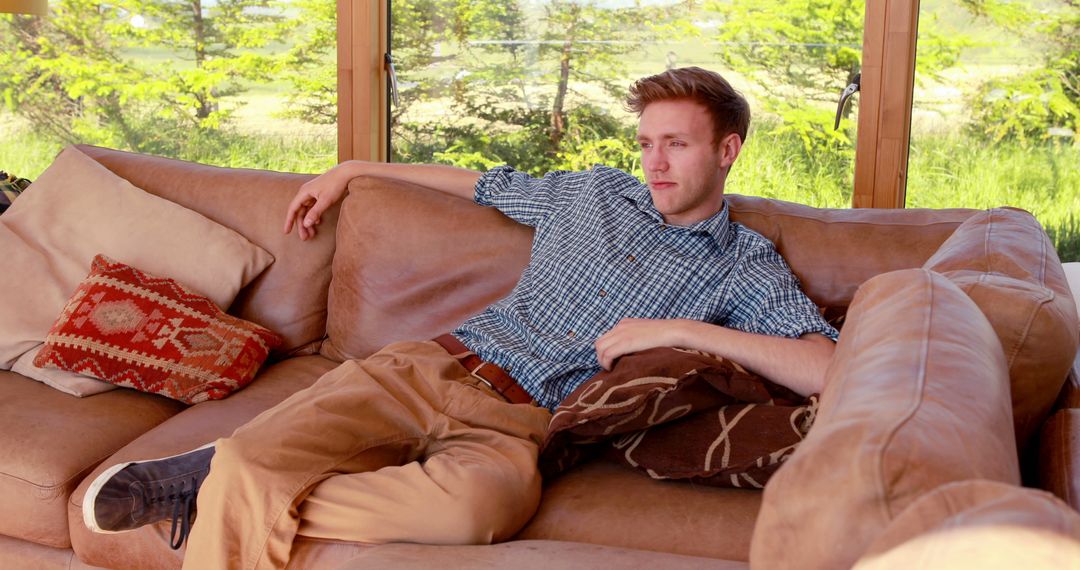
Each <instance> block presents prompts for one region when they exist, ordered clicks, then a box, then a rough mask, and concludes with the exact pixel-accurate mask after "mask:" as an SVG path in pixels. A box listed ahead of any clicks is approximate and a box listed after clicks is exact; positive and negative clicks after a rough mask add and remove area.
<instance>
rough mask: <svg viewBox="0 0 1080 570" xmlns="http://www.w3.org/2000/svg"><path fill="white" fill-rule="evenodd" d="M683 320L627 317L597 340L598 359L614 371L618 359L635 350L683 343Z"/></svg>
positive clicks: (607, 368)
mask: <svg viewBox="0 0 1080 570" xmlns="http://www.w3.org/2000/svg"><path fill="white" fill-rule="evenodd" d="M688 322H691V321H686V320H683V319H623V320H621V321H619V324H617V325H615V326H614V327H612V329H611V330H609V331H608V332H606V333H604V334H603V335H601V337H600V338H598V339H596V343H595V346H596V359H597V360H599V361H600V366H602V367H604V370H611V367H612V365H614V364H615V359H616V358H618V357H620V356H622V355H624V354H629V353H631V352H641V351H642V350H648V349H650V348H656V347H658V346H679V344H680V343H679V338H680V332H681V330H682V329H683V328H685V326H686V323H688Z"/></svg>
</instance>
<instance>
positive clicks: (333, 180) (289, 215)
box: [285, 162, 360, 241]
mask: <svg viewBox="0 0 1080 570" xmlns="http://www.w3.org/2000/svg"><path fill="white" fill-rule="evenodd" d="M358 164H360V163H357V162H343V163H341V164H339V165H337V166H335V167H333V168H331V169H330V170H328V171H326V172H324V173H323V174H320V175H319V176H316V177H315V178H312V179H311V180H309V181H307V182H305V183H304V185H303V186H301V187H300V190H299V191H297V193H296V196H295V197H294V198H293V199H292V202H290V203H289V209H288V211H286V212H285V233H289V232H291V231H292V229H293V226H296V233H297V234H298V235H299V236H300V239H301V240H304V241H307V240H309V239H311V238H313V237H315V233H316V227H317V226H318V225H319V224H321V223H322V214H323V212H325V211H326V210H327V209H329V208H330V206H333V205H334V203H335V202H337V201H338V200H340V199H341V197H342V196H344V195H345V190H346V189H347V188H348V185H349V180H352V178H353V177H354V176H356V175H357V171H358Z"/></svg>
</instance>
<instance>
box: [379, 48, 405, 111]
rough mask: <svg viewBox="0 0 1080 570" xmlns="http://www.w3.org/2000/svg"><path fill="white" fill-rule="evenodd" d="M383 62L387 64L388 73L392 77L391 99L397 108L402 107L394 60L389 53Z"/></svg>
mask: <svg viewBox="0 0 1080 570" xmlns="http://www.w3.org/2000/svg"><path fill="white" fill-rule="evenodd" d="M383 61H384V62H386V73H387V75H389V76H390V98H391V99H392V100H393V101H394V106H395V107H400V106H401V100H400V99H399V98H398V84H397V71H395V70H394V59H393V58H392V57H390V54H389V53H384V54H383Z"/></svg>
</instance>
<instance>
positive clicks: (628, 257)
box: [626, 255, 637, 263]
mask: <svg viewBox="0 0 1080 570" xmlns="http://www.w3.org/2000/svg"><path fill="white" fill-rule="evenodd" d="M626 260H627V261H629V262H630V263H633V262H635V261H637V258H636V257H634V256H632V255H628V256H626Z"/></svg>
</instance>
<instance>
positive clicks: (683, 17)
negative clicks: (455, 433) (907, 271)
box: [390, 0, 864, 207]
mask: <svg viewBox="0 0 1080 570" xmlns="http://www.w3.org/2000/svg"><path fill="white" fill-rule="evenodd" d="M863 7H864V4H863V2H861V1H859V0H813V1H810V2H807V1H806V0H771V1H760V0H753V1H751V0H726V1H712V2H708V1H707V2H701V1H682V2H674V1H658V0H653V1H639V2H633V1H625V0H624V1H620V0H606V1H592V2H589V1H576V2H570V1H557V0H543V1H518V2H506V1H502V0H500V1H494V0H441V1H440V0H394V1H393V2H391V50H392V54H393V58H394V61H395V64H396V68H397V72H398V77H399V80H400V89H401V91H400V105H398V106H396V107H393V108H392V112H391V127H390V128H391V132H390V141H391V157H392V160H393V161H398V162H441V163H447V164H455V165H458V166H463V167H467V168H473V169H477V170H484V169H487V168H490V167H493V166H496V165H499V164H504V163H505V164H510V165H512V166H514V167H516V168H518V169H520V170H525V171H528V172H530V173H533V174H541V173H543V172H547V171H550V170H555V169H574V170H579V169H587V168H590V167H591V166H592V165H593V164H596V163H603V164H607V165H609V166H615V167H619V168H622V169H624V170H627V171H630V172H634V173H635V174H637V175H638V176H639V177H640V176H641V171H640V165H639V162H638V151H637V148H636V145H635V144H634V134H635V130H636V122H637V121H636V117H634V116H633V115H631V114H630V113H628V112H626V111H625V110H624V109H623V105H622V101H623V98H624V97H625V95H626V92H627V89H628V87H629V86H630V84H631V83H632V82H633V81H634V80H635V79H638V78H640V77H643V76H646V75H651V74H654V73H659V72H661V71H663V70H664V69H666V68H669V67H676V66H690V65H696V66H701V67H705V68H708V69H712V70H715V71H718V72H719V73H721V74H722V75H724V76H725V77H727V78H728V80H729V81H731V82H732V84H734V85H735V87H736V88H737V89H740V90H741V91H743V93H744V94H745V95H747V97H748V98H749V99H750V102H751V106H752V109H753V112H754V120H753V122H752V127H751V135H750V137H749V140H748V141H747V145H746V146H744V149H743V155H742V157H740V159H739V162H738V163H736V166H735V168H734V170H733V171H732V175H731V178H729V180H728V184H727V188H728V191H729V192H732V193H739V194H753V195H761V196H769V197H778V198H782V199H786V200H791V201H797V202H803V203H809V204H813V205H820V206H834V207H847V206H848V205H850V202H851V189H852V179H853V168H854V167H853V160H854V152H855V151H854V149H855V146H854V141H853V139H854V136H855V121H854V117H855V112H854V110H853V109H848V111H847V112H846V114H845V115H844V117H843V119H842V121H841V124H840V129H839V130H833V120H834V114H835V113H836V101H837V98H838V97H839V94H840V92H841V90H843V88H844V87H845V86H846V85H847V84H848V82H849V81H850V80H851V78H852V77H854V76H855V74H856V73H858V72H859V62H860V57H861V55H862V25H863Z"/></svg>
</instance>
